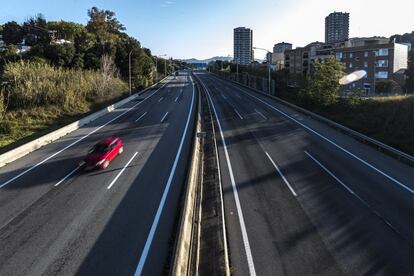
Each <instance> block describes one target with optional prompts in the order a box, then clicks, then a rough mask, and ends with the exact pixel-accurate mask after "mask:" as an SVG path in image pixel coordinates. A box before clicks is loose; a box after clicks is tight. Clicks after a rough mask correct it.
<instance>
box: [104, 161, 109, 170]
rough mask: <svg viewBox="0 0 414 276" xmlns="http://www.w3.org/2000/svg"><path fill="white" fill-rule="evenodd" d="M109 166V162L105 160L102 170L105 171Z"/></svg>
mask: <svg viewBox="0 0 414 276" xmlns="http://www.w3.org/2000/svg"><path fill="white" fill-rule="evenodd" d="M108 166H109V161H108V160H105V162H103V163H102V169H106V168H107V167H108Z"/></svg>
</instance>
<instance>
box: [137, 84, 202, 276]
mask: <svg viewBox="0 0 414 276" xmlns="http://www.w3.org/2000/svg"><path fill="white" fill-rule="evenodd" d="M190 80H191V83H192V84H193V94H192V98H191V105H190V110H189V113H188V117H187V123H186V124H185V128H184V132H183V135H182V137H181V141H180V146H179V147H178V151H177V154H176V156H175V160H174V163H173V166H172V168H171V172H170V175H169V177H168V181H167V184H166V186H165V188H164V192H163V194H162V197H161V201H160V204H159V206H158V209H157V213H156V215H155V217H154V221H153V222H152V225H151V229H150V232H149V234H148V237H147V241H146V242H145V246H144V249H143V250H142V253H141V257H140V259H139V263H138V266H137V269H136V270H135V274H134V275H136V276H137V275H141V274H142V270H143V269H144V265H145V261H146V260H147V256H148V252H149V250H150V247H151V244H152V240H153V239H154V235H155V231H156V230H157V226H158V222H159V220H160V217H161V213H162V210H163V209H164V204H165V201H166V200H167V195H168V192H169V190H170V186H171V183H172V180H173V178H174V174H175V170H176V168H177V165H178V161H179V158H180V155H181V150H182V148H183V145H184V141H185V136H186V135H187V130H188V126H189V124H190V119H191V114H192V113H193V112H192V110H193V105H194V83H193V81H192V79H191V77H190Z"/></svg>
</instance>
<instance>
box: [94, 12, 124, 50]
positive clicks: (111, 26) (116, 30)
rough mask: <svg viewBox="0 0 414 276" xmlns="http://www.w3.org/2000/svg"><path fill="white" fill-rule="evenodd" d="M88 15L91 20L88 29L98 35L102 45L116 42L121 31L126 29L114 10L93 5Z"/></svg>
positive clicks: (98, 40) (97, 38)
mask: <svg viewBox="0 0 414 276" xmlns="http://www.w3.org/2000/svg"><path fill="white" fill-rule="evenodd" d="M88 16H89V21H88V24H87V25H86V29H87V30H88V31H89V32H90V33H92V34H94V35H95V36H96V40H97V42H98V43H99V44H100V45H101V46H102V47H105V46H106V47H108V46H107V45H108V44H114V43H116V42H117V40H118V38H119V35H120V33H121V31H124V30H125V27H124V26H123V25H122V24H121V23H120V22H119V21H118V19H117V18H116V17H115V13H114V12H113V11H109V10H100V9H98V8H97V7H92V8H91V9H90V10H88Z"/></svg>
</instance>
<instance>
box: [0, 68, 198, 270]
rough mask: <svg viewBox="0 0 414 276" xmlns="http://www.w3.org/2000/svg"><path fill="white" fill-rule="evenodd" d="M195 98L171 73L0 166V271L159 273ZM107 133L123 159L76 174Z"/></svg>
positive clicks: (169, 241)
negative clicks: (156, 85) (159, 82)
mask: <svg viewBox="0 0 414 276" xmlns="http://www.w3.org/2000/svg"><path fill="white" fill-rule="evenodd" d="M196 97H197V95H196V93H195V91H194V87H193V84H192V81H191V78H190V77H189V76H188V75H185V73H184V72H182V73H181V74H180V76H177V77H173V76H170V77H169V78H168V79H167V80H165V81H164V83H163V85H162V86H161V87H160V88H159V89H158V88H154V89H150V90H149V91H147V92H145V93H144V94H142V95H141V96H140V97H139V98H138V99H137V100H134V101H132V102H130V103H128V104H126V105H124V106H122V107H121V108H118V109H116V110H115V111H113V112H112V113H110V114H107V115H106V116H104V117H102V118H100V119H98V120H96V121H94V122H93V123H91V124H89V125H87V126H85V127H82V128H81V129H79V130H77V131H74V132H72V133H71V134H69V135H66V136H65V137H63V138H61V139H59V140H57V141H55V142H53V143H51V144H49V145H47V146H44V147H42V148H41V149H39V150H36V151H34V152H32V153H31V154H29V155H27V156H25V157H23V158H21V159H19V160H17V161H15V162H13V163H11V164H9V165H7V166H5V167H2V168H0V187H1V188H0V245H1V246H0V275H57V274H59V275H67V274H78V275H133V274H136V275H139V274H143V275H160V274H165V272H166V271H168V259H169V257H168V256H169V254H170V253H171V250H172V247H173V233H174V232H175V229H176V219H177V212H178V211H177V210H178V206H179V199H180V196H181V194H182V187H183V183H184V179H185V177H186V168H187V164H188V159H189V156H190V150H191V141H192V135H193V126H194V118H195V107H196V104H195V102H196ZM109 136H119V137H120V138H121V139H122V140H123V141H124V152H123V154H122V155H120V156H118V157H117V158H116V159H115V160H114V161H113V162H112V163H111V164H110V165H109V167H108V168H107V169H105V170H99V171H90V172H83V171H81V170H79V168H78V163H79V162H80V161H81V160H82V159H83V158H84V156H85V155H86V153H87V151H88V150H89V149H90V148H91V147H92V146H93V145H94V144H95V143H96V142H98V141H99V140H101V139H102V138H105V137H109Z"/></svg>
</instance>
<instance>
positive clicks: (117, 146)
mask: <svg viewBox="0 0 414 276" xmlns="http://www.w3.org/2000/svg"><path fill="white" fill-rule="evenodd" d="M123 151H124V146H123V143H122V140H121V139H120V138H119V137H109V138H106V139H104V140H102V141H100V142H99V143H97V144H96V145H95V146H94V147H93V148H92V149H91V150H90V151H89V152H88V155H87V156H86V157H85V159H84V160H83V161H82V162H81V166H82V167H83V169H85V170H93V169H105V168H106V167H108V166H109V163H110V162H111V161H112V160H113V159H114V158H115V157H116V156H117V155H118V154H122V152H123Z"/></svg>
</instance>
